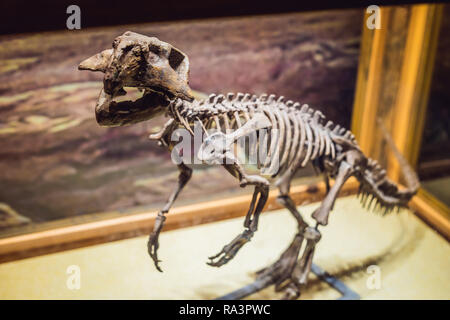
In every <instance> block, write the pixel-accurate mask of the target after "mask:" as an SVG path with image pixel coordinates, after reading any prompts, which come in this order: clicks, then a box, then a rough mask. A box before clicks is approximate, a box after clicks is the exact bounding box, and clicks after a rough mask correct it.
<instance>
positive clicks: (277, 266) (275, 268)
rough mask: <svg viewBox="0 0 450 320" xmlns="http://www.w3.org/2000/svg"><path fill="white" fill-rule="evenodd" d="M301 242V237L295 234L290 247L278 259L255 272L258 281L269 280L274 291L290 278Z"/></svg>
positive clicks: (299, 234)
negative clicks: (272, 284)
mask: <svg viewBox="0 0 450 320" xmlns="http://www.w3.org/2000/svg"><path fill="white" fill-rule="evenodd" d="M302 242H303V235H302V234H301V233H297V234H296V235H295V237H294V240H293V241H292V243H291V245H290V246H289V247H288V248H287V249H286V251H284V252H283V254H282V255H281V256H280V258H279V259H278V260H277V261H276V262H275V263H273V264H272V265H270V266H269V267H267V268H264V269H262V270H260V271H258V272H257V275H258V280H261V279H263V278H269V279H270V282H272V283H274V284H275V290H276V291H279V288H280V286H281V285H282V284H283V283H284V282H285V281H286V280H288V279H290V278H291V275H292V272H293V270H294V267H295V266H296V264H297V259H298V255H299V252H300V248H301V246H302Z"/></svg>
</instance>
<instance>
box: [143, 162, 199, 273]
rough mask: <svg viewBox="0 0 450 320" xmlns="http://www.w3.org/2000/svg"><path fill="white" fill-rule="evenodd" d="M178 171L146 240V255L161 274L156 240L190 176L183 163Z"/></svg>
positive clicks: (190, 171)
mask: <svg viewBox="0 0 450 320" xmlns="http://www.w3.org/2000/svg"><path fill="white" fill-rule="evenodd" d="M178 170H179V171H180V174H179V175H178V185H177V187H176V189H175V190H174V191H173V192H172V194H171V195H170V197H169V200H168V201H167V203H166V204H165V206H164V208H163V209H162V210H161V211H160V212H158V216H157V217H156V220H155V225H154V226H153V231H152V233H150V237H149V239H148V245H147V246H148V253H149V254H150V257H152V259H153V262H154V263H155V267H156V269H157V270H158V271H160V272H162V270H161V268H160V267H159V265H158V263H159V262H160V260H158V252H157V251H158V248H159V240H158V238H159V234H160V232H161V230H162V228H163V226H164V221H165V220H166V216H165V214H166V213H168V212H169V210H170V208H171V207H172V205H173V203H174V202H175V200H176V199H177V197H178V195H179V193H180V192H181V190H183V188H184V186H185V185H186V184H187V183H188V181H189V179H190V178H191V176H192V169H191V168H189V167H188V166H186V165H185V164H184V163H181V164H179V165H178Z"/></svg>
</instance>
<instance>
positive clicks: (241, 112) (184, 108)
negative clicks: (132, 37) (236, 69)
mask: <svg viewBox="0 0 450 320" xmlns="http://www.w3.org/2000/svg"><path fill="white" fill-rule="evenodd" d="M169 110H171V112H172V113H173V115H174V116H175V118H178V121H179V122H180V123H181V124H183V125H184V127H185V128H186V129H188V130H190V131H191V132H192V130H193V125H194V122H195V121H201V123H202V126H203V127H204V128H205V129H206V130H211V129H212V130H213V131H221V132H223V133H230V132H233V131H234V130H236V129H238V128H240V127H241V126H242V125H244V124H245V123H246V122H247V121H249V119H251V118H252V117H253V115H254V114H255V113H258V112H263V113H264V114H265V115H266V116H267V118H268V119H270V122H271V123H272V128H271V129H277V130H278V133H279V134H278V137H277V136H275V135H274V134H270V135H266V136H265V137H264V138H263V139H265V140H264V141H263V142H261V141H259V143H257V144H256V145H255V146H250V148H253V150H251V151H250V152H259V150H257V149H255V148H258V147H265V148H267V150H268V157H267V158H266V159H265V161H262V163H258V166H259V167H263V168H266V169H268V172H271V173H272V176H273V177H274V176H276V175H281V174H282V173H284V172H287V171H290V172H292V171H295V170H296V169H297V168H298V167H299V166H301V167H304V166H306V165H307V164H308V162H309V161H312V160H314V159H316V158H318V157H320V156H327V157H330V158H331V159H334V158H335V157H336V143H335V140H336V139H340V140H342V139H345V140H346V141H348V143H349V144H350V145H352V146H354V147H355V148H358V146H357V143H356V141H355V138H354V136H353V135H352V134H351V132H350V131H348V130H346V129H344V128H341V127H340V126H339V125H336V126H334V124H333V122H331V121H328V122H327V123H326V124H324V119H325V117H324V115H323V114H322V112H320V111H314V110H313V109H312V108H310V107H309V106H308V105H306V104H304V105H300V103H298V102H296V103H294V102H293V101H291V100H289V101H284V97H283V96H280V97H278V98H276V97H275V95H269V96H268V95H267V94H263V95H261V96H259V97H258V96H255V95H253V96H251V95H250V94H242V93H238V94H236V95H235V94H233V93H229V94H227V96H226V97H225V96H224V95H222V94H219V95H215V94H212V95H210V96H209V98H207V99H204V100H201V101H197V100H195V101H193V102H187V101H185V100H181V99H177V100H176V101H174V103H172V105H171V106H170V108H169ZM273 132H274V131H271V133H273ZM268 136H269V137H268ZM259 138H261V137H259ZM277 168H279V170H276V169H277Z"/></svg>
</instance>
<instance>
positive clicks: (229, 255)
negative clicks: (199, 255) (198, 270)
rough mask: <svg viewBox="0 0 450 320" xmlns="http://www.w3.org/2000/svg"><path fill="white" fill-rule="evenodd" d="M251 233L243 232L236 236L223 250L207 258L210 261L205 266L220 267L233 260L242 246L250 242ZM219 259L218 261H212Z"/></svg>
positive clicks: (248, 231)
mask: <svg viewBox="0 0 450 320" xmlns="http://www.w3.org/2000/svg"><path fill="white" fill-rule="evenodd" d="M252 235H253V233H252V232H251V231H250V230H245V231H244V232H243V233H242V234H240V235H238V236H237V237H236V238H235V239H234V240H233V241H231V242H230V243H229V244H227V245H226V246H225V247H223V249H222V250H221V251H220V252H219V253H218V254H216V255H214V256H211V257H209V258H208V259H209V260H211V261H209V262H207V263H206V264H208V265H210V266H212V267H221V266H223V265H224V264H226V263H227V262H228V261H230V260H231V259H233V258H234V256H235V255H236V253H237V252H238V251H239V250H240V249H241V248H242V246H243V245H244V244H246V243H247V242H249V241H250V239H251V237H252ZM216 258H219V259H218V261H213V260H214V259H216Z"/></svg>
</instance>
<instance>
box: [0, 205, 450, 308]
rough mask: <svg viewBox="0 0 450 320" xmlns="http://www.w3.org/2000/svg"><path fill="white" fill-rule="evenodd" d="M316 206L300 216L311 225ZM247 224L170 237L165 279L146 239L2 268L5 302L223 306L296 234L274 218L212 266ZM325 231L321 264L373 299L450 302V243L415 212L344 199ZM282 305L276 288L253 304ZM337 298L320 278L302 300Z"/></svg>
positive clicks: (281, 214)
mask: <svg viewBox="0 0 450 320" xmlns="http://www.w3.org/2000/svg"><path fill="white" fill-rule="evenodd" d="M316 207H317V204H311V205H308V206H304V207H301V208H300V210H301V212H302V213H304V215H305V216H308V217H309V214H310V213H311V212H312V210H313V209H314V208H316ZM242 222H243V218H238V219H232V220H227V221H222V222H216V223H211V224H207V225H201V226H196V227H191V228H186V229H181V230H175V231H169V232H165V233H163V234H162V236H161V239H160V243H161V248H160V251H159V254H160V258H161V259H162V260H163V262H162V268H163V270H164V273H159V272H157V271H156V270H155V269H154V267H153V265H152V263H151V261H150V259H149V257H148V256H147V252H146V237H139V238H134V239H128V240H122V241H117V242H113V243H107V244H103V245H97V246H92V247H88V248H82V249H76V250H71V251H66V252H62V253H56V254H50V255H46V256H41V257H35V258H30V259H26V260H21V261H15V262H9V263H4V264H0V299H211V298H215V297H217V296H220V295H223V294H225V293H227V292H229V291H232V290H234V289H237V288H239V287H241V286H243V285H245V284H248V283H249V282H251V281H252V280H253V279H254V278H253V277H254V272H255V271H256V270H258V269H260V268H262V267H264V266H265V265H267V264H269V263H271V262H272V261H274V260H276V259H277V258H278V256H279V254H280V253H281V252H282V250H283V249H284V248H285V247H286V246H287V245H288V244H289V242H290V240H291V238H292V237H293V235H294V232H295V229H296V226H295V222H294V220H293V218H292V217H291V216H290V215H289V213H288V212H286V211H285V210H279V211H274V212H269V213H264V214H263V215H262V217H261V220H260V227H259V230H258V232H257V233H256V235H255V237H254V238H253V240H252V241H251V242H250V243H248V244H247V245H246V246H245V247H244V248H243V249H242V250H241V251H240V252H239V253H238V255H237V256H236V258H235V259H234V260H232V261H231V262H230V263H229V264H227V265H225V266H224V267H222V268H212V267H209V266H207V265H206V264H205V262H206V261H207V257H208V256H210V255H212V254H214V253H216V252H217V251H218V250H220V249H221V248H222V247H223V245H224V244H226V243H227V242H229V241H230V240H231V239H232V238H234V237H235V236H236V235H237V234H238V233H239V232H241V231H242ZM321 232H322V235H323V236H322V240H321V242H320V243H319V245H318V249H317V252H316V257H315V263H317V264H318V265H320V266H321V267H322V268H324V269H326V270H328V271H329V272H330V273H332V274H335V275H337V276H338V277H339V278H340V279H342V280H343V281H344V282H345V283H346V284H347V285H349V286H350V287H351V288H353V289H354V290H355V291H357V292H358V293H359V294H360V295H361V296H362V298H363V299H450V246H449V243H448V242H447V241H446V240H445V239H443V238H442V237H441V236H439V235H438V234H437V233H435V232H434V231H433V230H432V229H430V228H429V227H427V226H426V225H425V224H423V223H422V222H421V221H420V220H419V219H418V218H417V217H416V216H414V215H413V214H412V213H410V212H408V211H406V210H404V211H402V212H401V213H400V214H398V215H397V214H392V215H389V216H386V217H381V216H379V215H377V214H374V213H370V212H366V211H365V210H364V209H362V208H361V205H360V204H359V202H358V201H357V199H356V198H354V197H348V198H342V199H339V200H338V201H337V204H336V208H335V210H334V211H333V213H332V216H331V217H330V223H329V225H328V226H327V227H323V228H321ZM72 265H75V266H78V267H79V270H80V284H81V287H80V289H78V290H76V289H75V290H71V289H69V288H68V286H67V281H68V279H69V277H70V275H69V274H67V269H68V267H69V266H72ZM371 265H376V266H377V267H378V268H376V269H377V270H379V271H380V273H379V276H380V278H379V279H380V280H381V282H380V283H381V288H379V289H374V288H371V287H370V286H369V287H368V286H367V282H370V279H373V277H374V276H375V275H374V274H373V273H369V272H368V271H367V268H368V267H369V266H371ZM372 268H373V267H372ZM369 270H370V269H369ZM371 277H372V278H371ZM370 283H372V282H370ZM278 297H280V295H279V294H275V293H274V292H273V289H272V288H268V289H266V290H264V291H262V292H260V293H258V294H255V295H253V296H251V297H250V298H251V299H261V298H262V299H275V298H278ZM336 297H338V294H337V293H336V292H335V291H334V290H332V289H330V288H329V287H328V286H327V285H324V284H321V283H319V282H318V281H316V279H314V277H311V281H310V285H309V286H308V287H307V288H305V289H304V290H303V292H302V298H303V299H334V298H336Z"/></svg>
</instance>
